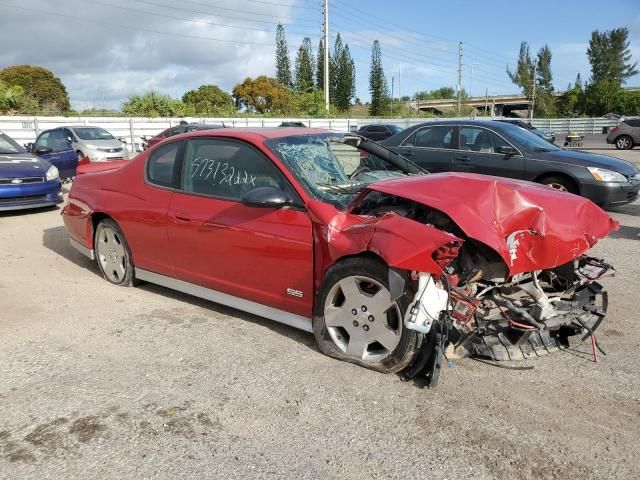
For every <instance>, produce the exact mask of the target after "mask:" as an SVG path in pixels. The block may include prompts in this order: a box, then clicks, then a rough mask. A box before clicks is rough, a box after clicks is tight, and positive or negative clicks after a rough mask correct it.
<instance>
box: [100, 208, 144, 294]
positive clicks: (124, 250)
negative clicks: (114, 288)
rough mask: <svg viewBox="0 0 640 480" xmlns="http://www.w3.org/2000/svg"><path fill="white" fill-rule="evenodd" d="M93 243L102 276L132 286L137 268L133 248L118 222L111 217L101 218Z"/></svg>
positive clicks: (115, 283) (116, 283)
mask: <svg viewBox="0 0 640 480" xmlns="http://www.w3.org/2000/svg"><path fill="white" fill-rule="evenodd" d="M93 245H94V249H95V255H96V263H97V264H98V268H99V269H100V272H101V273H102V276H103V277H104V278H105V279H106V280H107V281H108V282H110V283H113V284H114V285H121V286H124V287H132V286H133V285H134V284H135V270H134V267H133V261H132V260H131V250H130V249H129V244H128V243H127V240H126V239H125V237H124V233H122V230H120V227H119V226H118V224H117V223H116V222H114V221H113V220H111V219H110V218H105V219H104V220H101V221H100V223H98V226H97V227H96V232H95V235H94V239H93Z"/></svg>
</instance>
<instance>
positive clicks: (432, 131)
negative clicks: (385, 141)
mask: <svg viewBox="0 0 640 480" xmlns="http://www.w3.org/2000/svg"><path fill="white" fill-rule="evenodd" d="M454 134H455V127H454V126H453V125H429V126H426V127H422V128H419V129H417V130H415V131H414V132H413V133H412V134H411V135H409V136H408V137H407V138H406V139H405V140H404V141H403V142H402V144H401V145H400V146H399V147H391V149H392V150H395V151H397V152H398V153H400V154H401V155H403V156H405V157H407V158H408V159H409V160H412V161H413V162H415V163H417V164H418V165H420V166H421V167H422V168H424V169H426V170H428V171H429V172H431V173H437V172H450V171H451V170H452V166H453V165H452V164H453V139H454Z"/></svg>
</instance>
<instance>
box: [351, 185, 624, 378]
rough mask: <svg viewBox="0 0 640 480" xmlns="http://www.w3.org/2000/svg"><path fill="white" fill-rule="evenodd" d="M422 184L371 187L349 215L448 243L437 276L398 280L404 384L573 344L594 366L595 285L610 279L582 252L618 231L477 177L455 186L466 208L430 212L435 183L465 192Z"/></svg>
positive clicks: (592, 212) (528, 192)
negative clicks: (407, 341)
mask: <svg viewBox="0 0 640 480" xmlns="http://www.w3.org/2000/svg"><path fill="white" fill-rule="evenodd" d="M430 177H431V179H429V180H431V183H432V185H429V183H430V182H429V181H428V180H422V181H421V185H420V187H421V189H420V191H416V193H413V192H411V191H409V190H408V189H407V188H406V185H407V183H408V182H405V185H404V186H405V188H404V190H403V191H396V190H397V189H396V188H395V186H394V185H393V184H392V182H384V183H381V184H375V185H374V186H372V188H371V191H369V192H365V193H364V194H362V195H361V197H360V198H359V199H357V200H356V201H355V202H354V208H353V209H352V210H351V213H352V214H357V215H365V216H372V217H374V218H388V217H389V215H393V214H395V215H398V216H401V217H404V218H405V219H410V220H413V221H415V222H417V223H420V224H422V225H424V226H426V227H428V228H435V229H436V230H438V231H442V232H446V233H448V234H450V235H452V236H453V238H455V241H451V242H449V243H448V244H445V245H442V246H441V247H440V248H437V249H435V250H434V251H433V254H432V260H433V263H434V264H436V265H437V266H438V267H439V270H438V271H436V270H435V269H431V270H426V269H420V268H415V269H413V270H412V271H410V272H405V275H406V283H407V286H408V287H409V288H410V290H411V291H412V292H413V295H414V297H413V303H412V306H411V308H409V310H408V311H407V312H406V314H405V318H404V324H405V326H406V327H407V328H409V329H411V330H415V331H417V332H419V333H421V334H423V335H422V337H421V339H422V340H421V341H422V345H421V347H420V353H419V355H418V356H417V357H416V359H415V360H414V361H413V363H412V365H410V366H409V368H408V369H406V370H405V371H404V373H403V376H404V378H405V379H414V380H419V381H420V382H421V383H423V384H426V385H431V386H435V385H437V383H438V380H439V374H440V371H441V369H442V366H443V365H444V364H445V363H446V362H447V361H448V362H453V361H455V360H456V359H460V358H464V357H468V356H471V355H473V356H476V357H484V359H486V360H487V361H490V362H496V364H498V365H500V363H499V362H502V361H505V360H522V359H526V358H530V357H535V356H541V355H545V354H547V353H549V352H552V351H554V350H557V349H559V348H564V347H567V346H569V345H571V344H573V342H575V341H586V340H588V341H590V342H591V346H592V348H593V354H594V356H596V358H597V350H600V351H601V353H603V354H604V351H603V350H602V349H601V347H600V346H599V345H598V343H597V340H596V336H595V334H594V333H595V331H596V330H597V329H598V327H599V326H600V325H601V323H602V321H603V320H604V318H605V315H606V311H607V303H608V299H607V292H606V291H605V290H604V288H603V287H602V285H601V284H600V283H599V281H600V280H601V279H603V278H606V277H610V276H613V275H614V274H615V270H614V268H613V267H612V266H611V265H609V264H607V263H606V262H605V261H604V260H601V259H597V258H594V257H592V256H588V255H587V251H588V250H589V249H590V248H591V247H592V246H593V245H595V243H596V242H597V241H598V240H599V239H601V238H603V237H604V236H606V235H607V234H608V233H609V232H610V231H612V230H615V229H616V228H617V226H618V225H617V222H615V221H613V220H612V219H611V218H610V217H609V216H608V215H607V214H606V213H605V212H603V211H602V210H601V209H599V208H598V207H597V206H595V205H594V204H592V203H591V202H589V201H588V200H585V199H582V198H580V197H577V196H575V195H564V194H563V195H560V196H558V192H552V191H551V189H546V188H543V187H537V186H530V184H519V183H515V182H514V184H513V185H510V186H509V189H506V188H505V186H504V184H503V183H502V182H499V181H497V180H492V179H491V178H490V177H484V178H480V176H472V177H465V178H464V180H465V183H466V187H467V190H469V189H472V188H473V187H476V189H475V190H476V192H475V193H476V196H475V200H476V202H475V203H471V202H470V203H461V202H455V201H454V200H450V201H449V202H443V201H440V202H439V204H438V207H440V208H435V207H434V206H432V205H427V203H426V202H427V200H428V199H427V198H426V197H427V195H429V194H432V193H433V191H434V190H436V188H441V187H442V184H445V186H446V187H449V188H447V190H449V192H451V191H464V190H463V189H462V186H463V185H462V183H461V184H460V185H456V183H460V182H459V180H460V178H456V177H444V178H443V177H440V178H439V179H438V178H436V177H437V176H436V175H433V176H430ZM447 184H448V185H447ZM430 186H433V187H435V188H431V189H430V188H429V187H430ZM453 186H456V187H458V188H455V189H454V188H451V187H453ZM501 189H502V191H500V190H501ZM416 190H417V189H416ZM423 192H429V193H428V194H425V193H423ZM442 195H444V193H443V194H442ZM450 196H451V194H450V193H449V197H450ZM441 198H442V197H439V198H438V200H440V199H441ZM558 201H562V202H563V203H564V208H557V205H558ZM508 202H510V203H508ZM429 203H432V202H429ZM479 204H480V205H482V204H484V205H483V206H484V208H485V209H486V210H485V211H486V212H488V213H485V211H481V210H480V208H478V207H477V205H479ZM442 241H444V239H443V240H442ZM392 266H393V265H392ZM516 368H518V367H516Z"/></svg>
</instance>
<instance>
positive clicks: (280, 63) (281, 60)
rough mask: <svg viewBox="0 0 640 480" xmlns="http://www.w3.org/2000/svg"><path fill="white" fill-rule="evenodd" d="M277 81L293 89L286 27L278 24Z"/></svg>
mask: <svg viewBox="0 0 640 480" xmlns="http://www.w3.org/2000/svg"><path fill="white" fill-rule="evenodd" d="M276 80H278V82H279V83H280V84H281V85H284V86H285V87H291V86H292V82H291V64H290V62H289V48H288V47H287V39H286V37H285V34H284V27H283V26H282V25H281V24H278V28H277V29H276Z"/></svg>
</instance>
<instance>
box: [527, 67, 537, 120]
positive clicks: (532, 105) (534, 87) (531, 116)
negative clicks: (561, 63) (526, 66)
mask: <svg viewBox="0 0 640 480" xmlns="http://www.w3.org/2000/svg"><path fill="white" fill-rule="evenodd" d="M537 69H538V62H536V63H534V64H533V94H532V95H531V111H530V112H529V120H533V108H534V107H535V105H536V70H537Z"/></svg>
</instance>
